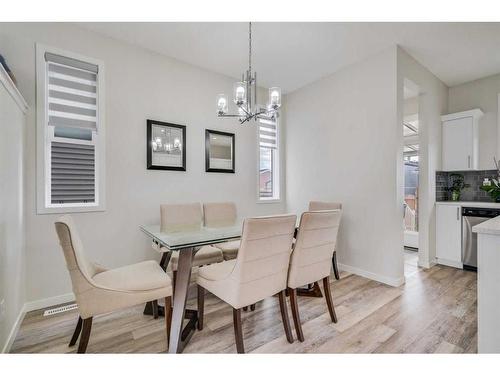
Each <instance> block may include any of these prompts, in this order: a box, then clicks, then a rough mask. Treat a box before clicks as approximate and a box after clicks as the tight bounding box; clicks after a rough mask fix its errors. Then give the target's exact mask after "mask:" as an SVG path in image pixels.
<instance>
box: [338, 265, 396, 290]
mask: <svg viewBox="0 0 500 375" xmlns="http://www.w3.org/2000/svg"><path fill="white" fill-rule="evenodd" d="M338 267H339V268H340V269H341V270H342V271H346V272H349V273H353V274H355V275H358V276H362V277H366V278H367V279H371V280H375V281H378V282H381V283H383V284H387V285H390V286H394V287H398V286H401V285H403V284H404V282H405V278H404V276H402V277H400V278H396V277H387V276H383V275H379V274H377V273H374V272H370V271H366V270H363V269H361V268H357V267H353V266H349V265H347V264H341V263H339V264H338Z"/></svg>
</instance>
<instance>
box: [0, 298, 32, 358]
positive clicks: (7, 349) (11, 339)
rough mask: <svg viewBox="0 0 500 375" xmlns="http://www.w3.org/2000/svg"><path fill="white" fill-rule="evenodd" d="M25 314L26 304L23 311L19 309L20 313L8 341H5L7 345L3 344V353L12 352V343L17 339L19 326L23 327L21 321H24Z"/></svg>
mask: <svg viewBox="0 0 500 375" xmlns="http://www.w3.org/2000/svg"><path fill="white" fill-rule="evenodd" d="M25 315H26V304H24V305H23V307H22V308H21V311H19V315H18V316H17V319H16V321H15V322H14V325H13V326H12V329H11V330H10V332H9V336H7V341H6V342H5V345H4V346H3V348H2V351H1V353H8V352H10V348H11V347H12V344H13V343H14V340H15V339H16V336H17V332H19V327H21V323H22V322H23V319H24V316H25Z"/></svg>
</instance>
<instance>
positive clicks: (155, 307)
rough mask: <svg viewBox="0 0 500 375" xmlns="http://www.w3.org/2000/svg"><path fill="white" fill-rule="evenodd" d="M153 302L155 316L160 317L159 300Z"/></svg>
mask: <svg viewBox="0 0 500 375" xmlns="http://www.w3.org/2000/svg"><path fill="white" fill-rule="evenodd" d="M151 303H152V304H153V318H155V319H158V300H156V299H155V300H154V301H151Z"/></svg>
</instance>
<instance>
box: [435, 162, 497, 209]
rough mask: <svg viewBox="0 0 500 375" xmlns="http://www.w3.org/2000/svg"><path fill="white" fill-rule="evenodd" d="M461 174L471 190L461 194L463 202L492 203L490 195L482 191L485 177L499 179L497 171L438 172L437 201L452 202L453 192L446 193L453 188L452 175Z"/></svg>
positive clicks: (463, 191)
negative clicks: (450, 187)
mask: <svg viewBox="0 0 500 375" xmlns="http://www.w3.org/2000/svg"><path fill="white" fill-rule="evenodd" d="M452 174H461V175H462V176H464V182H465V183H466V184H469V185H470V187H469V188H465V189H463V190H462V193H461V194H460V200H461V201H478V202H492V201H493V199H491V198H490V196H489V195H488V193H486V192H485V191H482V190H481V186H482V185H483V180H484V178H485V177H488V178H489V179H491V178H498V177H497V171H496V170H494V169H493V170H487V171H464V172H436V201H438V202H440V201H448V200H451V192H448V191H446V188H447V187H449V186H451V183H452V179H451V177H450V175H452Z"/></svg>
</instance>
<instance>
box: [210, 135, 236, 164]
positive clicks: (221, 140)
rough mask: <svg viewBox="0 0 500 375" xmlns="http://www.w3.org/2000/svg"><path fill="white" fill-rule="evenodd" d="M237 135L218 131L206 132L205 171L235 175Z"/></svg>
mask: <svg viewBox="0 0 500 375" xmlns="http://www.w3.org/2000/svg"><path fill="white" fill-rule="evenodd" d="M234 146H235V135H234V134H233V133H225V132H220V131H217V130H209V129H206V130H205V171H206V172H219V173H234V170H235V160H234V159H235V157H234V155H235V152H234Z"/></svg>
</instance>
